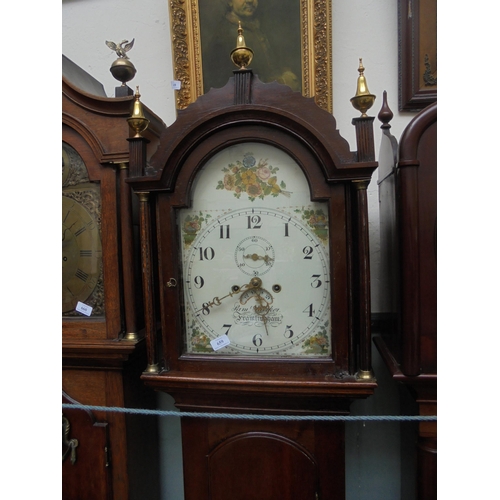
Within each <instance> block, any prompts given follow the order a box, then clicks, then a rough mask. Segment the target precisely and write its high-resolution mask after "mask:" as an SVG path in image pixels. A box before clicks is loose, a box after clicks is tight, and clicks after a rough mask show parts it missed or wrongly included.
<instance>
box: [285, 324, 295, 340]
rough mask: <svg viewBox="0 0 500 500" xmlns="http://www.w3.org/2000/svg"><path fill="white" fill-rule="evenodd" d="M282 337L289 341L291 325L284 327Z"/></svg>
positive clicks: (291, 332) (291, 334)
mask: <svg viewBox="0 0 500 500" xmlns="http://www.w3.org/2000/svg"><path fill="white" fill-rule="evenodd" d="M283 335H284V337H285V338H287V339H291V338H292V337H293V330H292V325H286V328H285V333H284V334H283Z"/></svg>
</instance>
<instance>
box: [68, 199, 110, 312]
mask: <svg viewBox="0 0 500 500" xmlns="http://www.w3.org/2000/svg"><path fill="white" fill-rule="evenodd" d="M101 253H102V252H101V240H100V237H99V228H98V227H97V224H96V222H95V220H94V219H93V217H92V215H90V213H89V212H88V210H86V209H85V207H84V206H83V205H82V204H80V203H78V202H77V201H76V200H73V199H71V198H68V197H66V196H63V197H62V312H63V313H65V312H69V311H72V310H74V309H75V307H76V305H77V303H78V302H79V301H80V302H85V301H86V300H87V299H88V297H89V296H90V295H91V293H92V292H93V291H94V289H95V287H96V285H97V280H98V278H99V275H100V271H101V265H100V259H101Z"/></svg>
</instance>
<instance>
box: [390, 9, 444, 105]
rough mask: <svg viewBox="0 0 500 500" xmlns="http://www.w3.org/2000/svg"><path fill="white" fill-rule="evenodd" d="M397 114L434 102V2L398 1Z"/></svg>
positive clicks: (435, 81) (435, 97) (435, 89)
mask: <svg viewBox="0 0 500 500" xmlns="http://www.w3.org/2000/svg"><path fill="white" fill-rule="evenodd" d="M398 22H399V110H400V111H420V110H421V109H423V108H425V107H426V106H428V105H429V104H431V103H433V102H435V101H436V100H437V0H399V1H398Z"/></svg>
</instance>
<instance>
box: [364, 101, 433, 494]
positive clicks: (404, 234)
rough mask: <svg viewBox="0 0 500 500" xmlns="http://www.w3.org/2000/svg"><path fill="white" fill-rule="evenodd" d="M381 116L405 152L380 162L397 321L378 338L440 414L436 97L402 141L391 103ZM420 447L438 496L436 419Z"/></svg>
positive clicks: (414, 394)
mask: <svg viewBox="0 0 500 500" xmlns="http://www.w3.org/2000/svg"><path fill="white" fill-rule="evenodd" d="M379 117H380V119H381V121H382V122H383V125H382V128H383V130H384V135H383V143H382V148H383V147H384V143H385V144H387V143H388V142H389V141H391V140H392V143H391V146H392V147H393V148H395V150H396V149H397V148H399V151H398V153H399V154H398V155H396V154H394V156H393V159H391V160H390V161H387V162H384V164H383V165H381V167H383V170H382V171H381V173H382V174H383V175H382V179H383V180H382V181H381V182H380V188H379V189H380V200H381V213H380V222H381V256H382V263H383V264H385V266H386V269H387V272H386V276H387V277H388V279H387V283H386V291H387V297H388V299H389V300H390V302H389V304H388V306H389V307H388V309H389V312H390V315H389V316H390V321H389V322H388V324H387V326H386V328H384V331H383V335H382V336H380V337H376V338H375V339H374V342H375V344H376V346H377V348H378V350H379V351H380V353H381V355H382V356H383V359H384V361H385V363H386V365H387V367H388V369H389V371H390V373H391V376H392V377H393V379H394V380H396V381H398V382H400V383H401V384H403V385H404V386H406V387H407V388H408V389H409V391H410V394H411V400H413V403H414V405H416V406H417V411H418V413H419V414H420V415H436V414H437V103H433V104H431V105H429V106H427V107H426V108H424V109H423V110H422V111H420V112H419V113H418V114H417V115H416V116H415V117H414V118H413V120H412V121H411V122H410V123H409V124H408V126H407V127H406V129H405V130H404V132H403V135H402V136H401V140H400V143H399V147H398V145H397V142H396V141H395V139H394V138H393V137H392V136H391V135H390V133H389V128H390V125H389V121H390V119H391V117H392V113H391V112H390V110H389V109H388V107H387V105H386V106H384V107H383V108H382V110H381V112H380V114H379ZM382 148H381V150H382ZM396 158H397V161H395V159H396ZM416 452H417V474H416V476H417V498H419V499H422V500H423V499H432V498H437V426H436V423H435V422H421V423H419V427H418V442H417V450H416Z"/></svg>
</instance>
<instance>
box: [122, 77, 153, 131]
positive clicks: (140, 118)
mask: <svg viewBox="0 0 500 500" xmlns="http://www.w3.org/2000/svg"><path fill="white" fill-rule="evenodd" d="M135 89H136V90H135V96H134V97H135V99H134V107H133V108H132V115H131V116H130V118H127V121H128V124H129V126H130V128H131V129H132V130H133V131H134V132H135V135H134V137H142V136H141V132H144V131H145V130H146V129H147V128H148V125H149V120H148V119H147V118H146V117H145V116H144V111H143V109H142V102H141V101H140V97H141V94H139V86H137V87H136V88H135Z"/></svg>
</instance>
